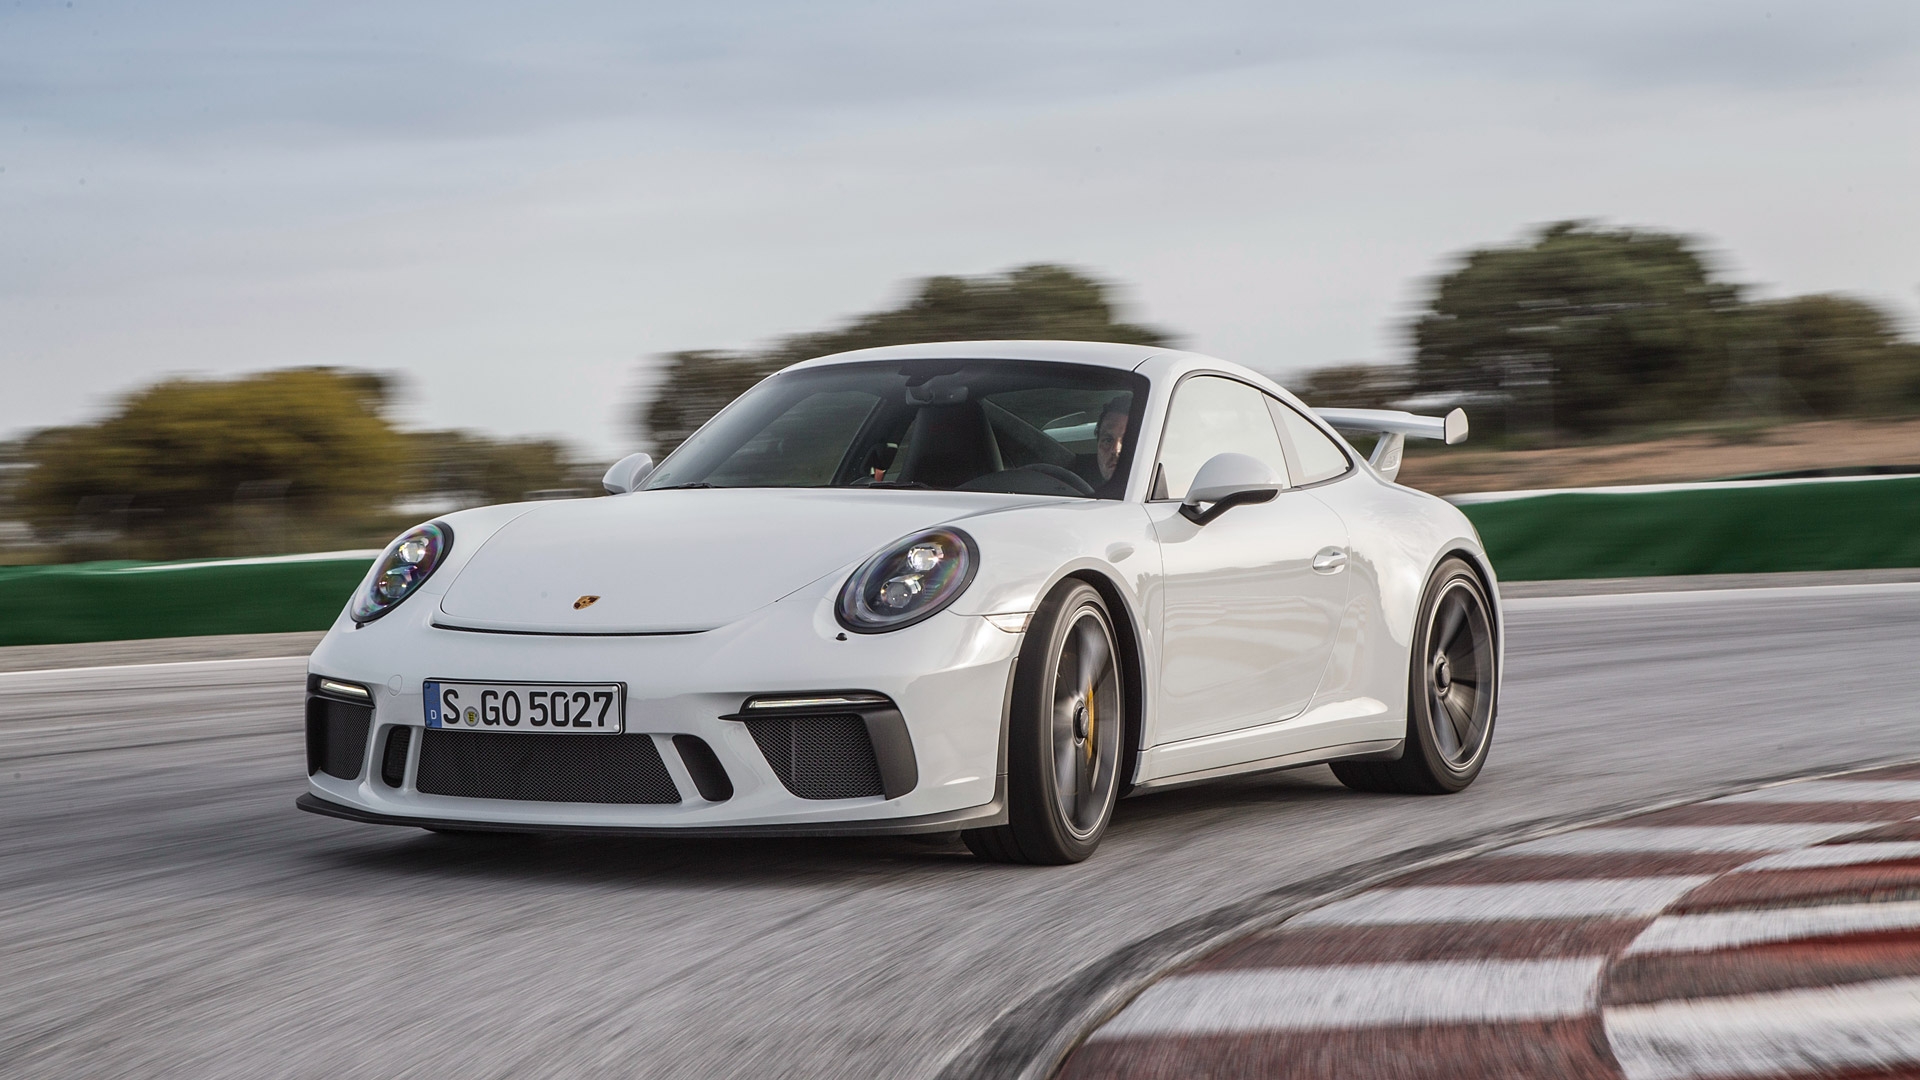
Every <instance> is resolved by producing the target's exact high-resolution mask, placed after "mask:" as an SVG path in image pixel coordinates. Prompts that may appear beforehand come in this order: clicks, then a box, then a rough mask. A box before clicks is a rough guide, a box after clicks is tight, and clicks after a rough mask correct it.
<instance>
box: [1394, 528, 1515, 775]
mask: <svg viewBox="0 0 1920 1080" xmlns="http://www.w3.org/2000/svg"><path fill="white" fill-rule="evenodd" d="M1455 582H1462V583H1464V584H1465V587H1466V588H1467V589H1469V590H1471V591H1472V593H1473V595H1474V597H1475V598H1476V600H1477V601H1478V603H1479V604H1480V609H1481V611H1482V612H1483V613H1484V614H1485V617H1486V620H1487V633H1488V635H1489V637H1490V638H1491V640H1490V641H1489V644H1488V648H1489V649H1490V650H1491V654H1492V657H1493V672H1492V675H1493V677H1492V678H1491V679H1488V680H1487V682H1488V685H1489V688H1488V690H1487V693H1488V695H1489V696H1490V697H1491V698H1492V700H1491V701H1490V702H1489V703H1488V704H1489V709H1488V713H1487V730H1486V734H1485V735H1484V736H1482V738H1481V740H1480V751H1479V753H1478V754H1476V755H1474V758H1473V760H1472V761H1471V762H1469V763H1468V764H1467V765H1466V766H1465V767H1464V768H1461V767H1456V766H1455V765H1453V763H1451V762H1449V761H1448V760H1447V759H1446V757H1445V755H1443V754H1441V752H1440V748H1439V746H1438V745H1437V744H1436V741H1435V739H1434V737H1433V725H1434V723H1435V722H1436V721H1435V718H1434V716H1433V707H1432V704H1431V702H1430V701H1429V700H1428V697H1427V671H1426V667H1427V658H1428V657H1429V655H1431V653H1432V650H1433V643H1432V640H1431V637H1432V634H1433V615H1434V608H1435V607H1436V606H1437V605H1438V603H1439V601H1440V597H1441V595H1442V594H1443V593H1445V592H1446V591H1447V589H1448V588H1449V587H1451V586H1452V585H1453V584H1454V583H1455ZM1499 646H1500V643H1499V629H1498V625H1497V623H1496V622H1495V621H1494V613H1493V605H1492V604H1491V603H1490V602H1489V601H1488V598H1487V591H1486V588H1485V587H1484V586H1483V585H1482V584H1481V583H1480V576H1479V575H1478V574H1476V573H1474V572H1473V568H1472V567H1470V566H1468V565H1467V564H1466V562H1464V561H1463V560H1461V559H1459V558H1457V557H1450V558H1447V559H1444V560H1442V561H1441V563H1440V565H1439V566H1438V567H1436V568H1435V569H1434V572H1433V576H1432V577H1430V578H1428V579H1427V587H1426V590H1425V591H1424V592H1423V593H1422V594H1421V597H1420V611H1419V615H1418V616H1417V621H1416V622H1415V623H1414V627H1413V648H1412V652H1411V655H1410V657H1409V660H1408V664H1407V668H1408V676H1407V750H1406V752H1407V753H1408V754H1417V755H1419V757H1420V759H1421V760H1422V762H1423V763H1424V764H1425V765H1426V772H1427V773H1428V774H1429V776H1430V777H1431V778H1432V782H1433V783H1434V785H1435V786H1437V787H1439V788H1440V789H1442V790H1443V791H1448V792H1453V791H1459V790H1461V789H1463V788H1465V787H1466V786H1467V785H1468V784H1471V783H1473V780H1474V778H1475V777H1477V776H1479V775H1480V770H1481V769H1482V768H1484V767H1485V766H1486V763H1487V755H1488V754H1490V753H1491V752H1492V750H1493V729H1494V723H1495V721H1497V720H1498V719H1499V718H1500V647H1499Z"/></svg>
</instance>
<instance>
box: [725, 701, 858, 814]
mask: <svg viewBox="0 0 1920 1080" xmlns="http://www.w3.org/2000/svg"><path fill="white" fill-rule="evenodd" d="M746 723H747V730H748V731H751V732H753V741H754V742H756V743H759V744H760V752H761V753H762V754H765V755H766V756H767V764H768V765H771V766H773V771H774V774H775V775H777V776H778V777H780V782H781V783H782V784H785V785H786V787H787V790H788V791H791V792H793V793H794V794H795V795H798V796H800V797H801V798H803V799H857V798H860V797H861V796H863V795H878V794H880V793H881V786H880V763H879V762H877V761H875V760H874V757H873V740H871V739H869V738H868V737H867V723H866V721H864V720H862V719H860V718H859V717H858V716H851V715H849V716H791V717H788V716H768V717H755V718H753V719H751V720H748V721H747V722H746Z"/></svg>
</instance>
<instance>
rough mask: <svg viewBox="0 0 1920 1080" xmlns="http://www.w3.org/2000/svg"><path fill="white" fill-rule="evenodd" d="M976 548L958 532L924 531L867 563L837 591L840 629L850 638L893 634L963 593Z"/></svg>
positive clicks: (976, 559) (977, 557) (969, 579)
mask: <svg viewBox="0 0 1920 1080" xmlns="http://www.w3.org/2000/svg"><path fill="white" fill-rule="evenodd" d="M979 564H980V549H979V548H977V547H975V546H974V544H973V538H972V537H970V536H968V535H967V534H966V533H963V532H961V531H960V530H958V529H929V530H928V531H926V532H923V533H919V534H918V535H915V536H909V537H907V538H906V539H905V540H902V541H900V542H899V543H897V544H895V545H893V546H892V547H891V548H888V549H887V550H886V551H883V552H881V553H880V554H878V555H875V556H874V557H873V558H871V559H868V560H867V561H866V563H865V564H864V565H862V566H861V567H860V569H858V570H856V571H854V573H853V576H852V577H850V578H848V579H847V583H846V585H845V586H843V587H842V588H841V589H840V603H839V604H838V605H837V606H836V611H837V613H838V614H839V616H840V625H842V626H844V627H846V628H847V629H849V630H851V631H853V632H854V633H856V634H878V633H880V632H882V631H885V630H898V629H900V628H901V627H903V626H912V625H913V624H914V623H917V622H919V621H920V620H922V619H925V618H927V617H929V616H931V615H932V614H934V613H935V612H937V611H939V610H940V609H941V608H943V607H946V606H947V605H948V604H951V603H953V601H954V600H955V599H956V598H957V597H959V595H960V594H961V593H963V592H965V591H967V586H968V585H969V584H971V583H972V582H973V572H974V570H975V569H976V568H977V567H978V566H979Z"/></svg>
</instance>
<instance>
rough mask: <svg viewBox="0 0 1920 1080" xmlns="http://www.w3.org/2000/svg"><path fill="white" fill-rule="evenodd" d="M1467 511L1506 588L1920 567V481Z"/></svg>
mask: <svg viewBox="0 0 1920 1080" xmlns="http://www.w3.org/2000/svg"><path fill="white" fill-rule="evenodd" d="M1460 509H1461V510H1462V511H1463V512H1465V513H1466V515H1467V517H1468V518H1470V519H1471V520H1472V521H1473V524H1474V527H1475V528H1477V529H1478V530H1480V538H1481V541H1482V542H1483V543H1485V544H1486V546H1487V553H1488V555H1489V556H1490V557H1491V558H1492V559H1493V565H1494V570H1495V572H1496V573H1498V574H1499V575H1500V578H1501V580H1502V581H1551V580H1555V579H1561V578H1606V577H1650V576H1659V575H1669V574H1673V575H1680V574H1759V573H1780V572H1786V571H1796V570H1868V569H1881V568H1887V567H1905V566H1920V477H1899V478H1894V479H1887V480H1878V479H1876V480H1855V481H1845V482H1827V483H1805V484H1776V485H1764V486H1744V485H1743V486H1728V487H1725V488H1709V489H1689V490H1685V491H1659V492H1620V493H1594V492H1563V493H1556V494H1550V495H1538V496H1530V497H1526V498H1518V499H1511V500H1506V501H1502V502H1486V503H1469V504H1467V505H1464V506H1462V507H1461V508H1460Z"/></svg>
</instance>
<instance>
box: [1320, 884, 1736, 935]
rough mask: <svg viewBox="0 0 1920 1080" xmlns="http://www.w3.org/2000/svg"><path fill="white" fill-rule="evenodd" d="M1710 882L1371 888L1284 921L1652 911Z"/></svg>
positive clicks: (1383, 921)
mask: <svg viewBox="0 0 1920 1080" xmlns="http://www.w3.org/2000/svg"><path fill="white" fill-rule="evenodd" d="M1710 880H1712V879H1711V877H1709V876H1707V875H1697V876H1684V877H1649V878H1612V879H1607V878H1603V879H1599V880H1591V881H1520V882H1513V883H1510V884H1504V885H1415V886H1410V887H1408V888H1402V889H1374V890H1372V891H1370V892H1364V893H1361V894H1360V895H1358V896H1354V897H1349V898H1348V899H1345V900H1336V901H1334V902H1333V903H1331V904H1328V905H1327V906H1325V907H1321V908H1315V909H1314V910H1312V911H1309V912H1305V913H1303V914H1300V915H1296V916H1294V917H1293V918H1291V919H1289V920H1287V923H1286V925H1288V926H1388V925H1404V924H1408V923H1428V922H1490V921H1495V920H1504V919H1574V918H1592V917H1596V916H1631V915H1655V914H1658V913H1659V912H1660V911H1661V910H1662V909H1664V908H1665V907H1666V906H1667V905H1668V904H1671V903H1673V902H1674V901H1675V900H1678V899H1679V898H1680V897H1682V896H1685V895H1686V894H1687V893H1689V892H1692V891H1693V890H1694V889H1696V888H1698V887H1699V886H1701V885H1703V884H1705V883H1706V882H1708V881H1710Z"/></svg>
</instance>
